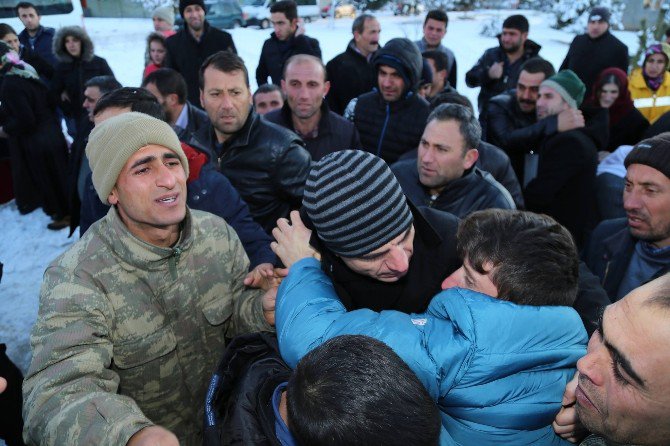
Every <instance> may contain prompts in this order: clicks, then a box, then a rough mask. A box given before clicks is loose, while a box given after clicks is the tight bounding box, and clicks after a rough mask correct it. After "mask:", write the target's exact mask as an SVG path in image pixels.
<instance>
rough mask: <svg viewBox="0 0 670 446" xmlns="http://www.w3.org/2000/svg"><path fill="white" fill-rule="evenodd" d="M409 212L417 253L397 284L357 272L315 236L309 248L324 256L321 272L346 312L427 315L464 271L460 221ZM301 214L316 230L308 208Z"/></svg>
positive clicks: (429, 211)
mask: <svg viewBox="0 0 670 446" xmlns="http://www.w3.org/2000/svg"><path fill="white" fill-rule="evenodd" d="M410 209H411V210H412V214H413V216H414V230H415V233H414V254H413V255H412V258H411V260H410V262H409V270H408V272H407V274H406V275H405V276H404V277H403V278H401V279H400V280H398V281H396V282H381V281H379V280H376V279H373V278H370V277H367V276H363V275H361V274H358V273H355V272H353V271H352V270H350V269H349V268H348V267H347V266H346V265H345V264H344V262H343V261H342V259H341V258H340V257H339V256H337V255H335V254H334V253H333V252H332V251H330V250H329V249H328V248H326V246H325V245H324V244H323V243H322V242H321V240H320V239H319V237H318V234H317V233H316V231H313V232H312V238H311V240H310V245H311V246H313V247H314V248H315V249H316V250H317V251H319V252H320V253H321V267H322V269H323V270H324V271H325V272H326V274H327V275H328V277H330V279H331V280H332V281H333V285H334V286H335V291H336V292H337V295H338V296H339V298H340V300H341V301H342V303H343V304H344V305H345V306H346V307H347V310H349V311H351V310H356V309H359V308H369V309H371V310H373V311H382V310H398V311H402V312H403V313H420V312H423V311H425V309H426V308H427V307H428V304H429V303H430V301H431V299H432V298H433V296H435V295H436V294H437V293H438V292H440V290H441V284H442V281H443V280H444V279H445V278H447V277H448V276H449V275H450V274H451V273H453V272H454V271H456V270H457V269H458V268H460V266H461V261H460V259H459V257H458V254H457V253H456V230H457V228H458V222H459V221H458V218H456V217H455V216H454V215H451V214H448V213H446V212H442V211H438V210H437V209H430V208H421V209H420V210H419V209H417V208H415V207H414V206H413V205H411V203H410ZM300 215H301V217H302V221H303V222H304V223H305V225H306V226H307V227H309V228H310V229H314V227H313V225H312V222H311V220H310V219H309V217H308V216H307V213H306V212H305V211H304V209H302V210H301V212H300Z"/></svg>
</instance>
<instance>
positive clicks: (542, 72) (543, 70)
mask: <svg viewBox="0 0 670 446" xmlns="http://www.w3.org/2000/svg"><path fill="white" fill-rule="evenodd" d="M554 74H556V71H555V70H554V67H553V66H552V65H551V62H549V61H547V60H544V59H542V58H541V57H533V58H532V59H528V60H527V61H526V62H524V64H523V65H522V66H521V73H520V74H519V81H518V82H517V83H516V89H514V90H509V91H506V92H504V93H501V94H499V95H498V96H494V97H493V98H491V100H490V101H489V105H488V111H487V114H486V130H487V134H486V135H485V139H486V141H487V142H489V143H491V144H493V145H495V146H498V147H500V148H501V149H503V150H504V151H505V152H506V153H507V155H509V157H510V160H511V162H512V167H513V168H514V172H516V174H517V177H518V178H519V181H523V179H524V158H525V155H526V154H528V153H530V152H532V151H537V150H538V149H539V147H540V144H541V143H542V140H543V139H544V138H545V137H547V136H550V135H553V134H554V133H557V132H567V131H568V130H573V129H576V128H579V127H583V126H584V117H583V115H582V112H581V111H580V110H579V109H576V108H568V109H566V110H564V111H562V112H561V113H558V114H555V115H551V116H547V117H545V118H542V119H537V116H536V114H535V103H536V102H537V96H538V93H539V90H540V84H541V83H542V82H543V81H544V80H545V79H548V78H550V77H551V76H553V75H554Z"/></svg>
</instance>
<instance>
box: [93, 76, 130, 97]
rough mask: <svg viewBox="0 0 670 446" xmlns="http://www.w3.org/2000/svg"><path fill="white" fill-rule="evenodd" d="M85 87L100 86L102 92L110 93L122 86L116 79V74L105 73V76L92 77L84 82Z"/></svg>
mask: <svg viewBox="0 0 670 446" xmlns="http://www.w3.org/2000/svg"><path fill="white" fill-rule="evenodd" d="M84 87H85V88H88V87H98V89H99V90H100V93H101V94H105V93H109V92H110V91H113V90H116V89H118V88H121V84H120V83H119V81H117V80H116V78H115V77H114V76H110V75H105V76H95V77H92V78H90V79H89V80H87V81H86V83H85V84H84Z"/></svg>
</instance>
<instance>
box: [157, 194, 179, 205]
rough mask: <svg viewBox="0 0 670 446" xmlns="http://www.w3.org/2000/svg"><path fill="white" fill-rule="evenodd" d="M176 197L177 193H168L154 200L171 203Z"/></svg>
mask: <svg viewBox="0 0 670 446" xmlns="http://www.w3.org/2000/svg"><path fill="white" fill-rule="evenodd" d="M178 197H179V195H168V196H166V197H163V198H159V199H157V200H156V202H158V203H163V204H172V203H174V202H176V201H177V198H178Z"/></svg>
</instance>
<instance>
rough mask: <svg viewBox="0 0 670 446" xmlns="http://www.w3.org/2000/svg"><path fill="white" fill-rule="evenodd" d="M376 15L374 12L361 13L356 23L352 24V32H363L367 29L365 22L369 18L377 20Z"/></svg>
mask: <svg viewBox="0 0 670 446" xmlns="http://www.w3.org/2000/svg"><path fill="white" fill-rule="evenodd" d="M375 19H376V17H375V16H373V15H372V14H361V15H359V16H358V17H356V18H355V19H354V23H353V24H352V25H351V34H353V33H355V32H357V33H359V34H363V31H365V22H366V21H368V20H375Z"/></svg>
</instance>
